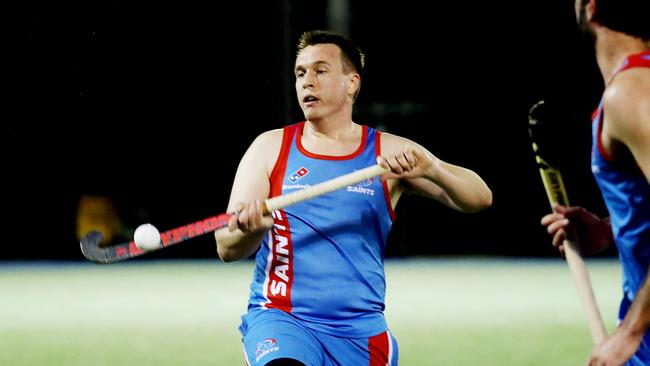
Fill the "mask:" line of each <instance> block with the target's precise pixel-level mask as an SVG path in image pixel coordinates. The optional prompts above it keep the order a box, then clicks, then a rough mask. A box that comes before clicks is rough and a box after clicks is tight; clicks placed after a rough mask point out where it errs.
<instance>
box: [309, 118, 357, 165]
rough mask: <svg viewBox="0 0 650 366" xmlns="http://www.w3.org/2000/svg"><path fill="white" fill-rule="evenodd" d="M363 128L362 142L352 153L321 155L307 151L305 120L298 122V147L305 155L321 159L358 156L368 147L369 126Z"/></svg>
mask: <svg viewBox="0 0 650 366" xmlns="http://www.w3.org/2000/svg"><path fill="white" fill-rule="evenodd" d="M361 127H362V128H363V130H362V131H361V144H359V147H358V148H357V149H356V150H355V151H354V152H352V153H351V154H348V155H342V156H333V155H320V154H314V153H312V152H309V151H307V149H305V147H304V146H302V130H303V129H304V128H305V122H304V121H303V122H300V123H299V124H298V136H296V147H298V151H300V152H301V153H302V154H303V155H305V156H306V157H309V158H312V159H321V160H349V159H353V158H356V157H357V156H359V155H361V153H362V152H363V149H365V148H366V142H367V140H368V137H367V135H368V127H366V126H361Z"/></svg>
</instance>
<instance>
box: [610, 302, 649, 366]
mask: <svg viewBox="0 0 650 366" xmlns="http://www.w3.org/2000/svg"><path fill="white" fill-rule="evenodd" d="M631 305H632V302H631V301H630V300H628V299H627V296H623V300H622V301H621V306H620V307H619V310H618V322H619V324H620V323H621V322H622V321H623V318H625V314H627V311H628V309H629V308H630V306H631ZM648 365H650V332H647V333H646V334H645V335H644V336H643V339H642V340H641V344H640V345H639V348H637V350H636V353H635V354H634V355H633V356H632V358H630V360H629V361H627V363H626V364H625V366H648Z"/></svg>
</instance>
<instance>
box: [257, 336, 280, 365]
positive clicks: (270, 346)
mask: <svg viewBox="0 0 650 366" xmlns="http://www.w3.org/2000/svg"><path fill="white" fill-rule="evenodd" d="M276 343H277V342H276V340H275V338H267V339H265V340H263V341H261V342H259V343H258V344H257V349H256V350H255V362H258V361H259V360H260V359H261V358H262V357H264V356H266V355H268V354H269V353H271V352H277V351H279V350H280V347H278V346H276V345H275V344H276Z"/></svg>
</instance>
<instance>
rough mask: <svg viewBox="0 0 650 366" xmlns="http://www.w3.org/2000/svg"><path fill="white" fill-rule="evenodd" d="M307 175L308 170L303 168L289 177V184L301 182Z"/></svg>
mask: <svg viewBox="0 0 650 366" xmlns="http://www.w3.org/2000/svg"><path fill="white" fill-rule="evenodd" d="M307 173H309V170H308V169H307V168H305V167H304V166H303V167H302V168H300V169H298V170H296V171H295V172H294V173H293V174H291V176H289V182H291V183H296V182H297V181H299V180H301V179H302V177H304V176H305V175H307Z"/></svg>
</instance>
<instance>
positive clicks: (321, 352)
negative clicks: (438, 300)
mask: <svg viewBox="0 0 650 366" xmlns="http://www.w3.org/2000/svg"><path fill="white" fill-rule="evenodd" d="M239 331H240V332H241V334H242V336H243V339H242V340H243V343H244V356H245V357H246V363H247V365H250V366H263V365H265V364H266V363H268V362H270V361H272V360H275V359H278V358H292V359H295V360H298V361H301V362H302V363H304V364H305V365H308V366H336V365H355V366H362V365H368V366H375V365H381V366H386V365H390V366H397V358H398V349H397V341H396V340H395V338H394V337H393V336H392V335H391V334H390V332H389V331H385V332H383V333H380V334H377V335H375V336H372V337H369V338H340V337H335V336H332V335H329V334H325V333H320V332H317V331H314V330H312V329H309V328H307V327H305V326H304V325H302V324H301V323H300V321H298V320H297V319H295V318H294V317H292V316H291V315H289V314H287V313H285V312H283V311H281V310H276V309H267V310H262V311H255V312H254V313H249V314H246V315H244V316H242V324H241V326H240V327H239Z"/></svg>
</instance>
